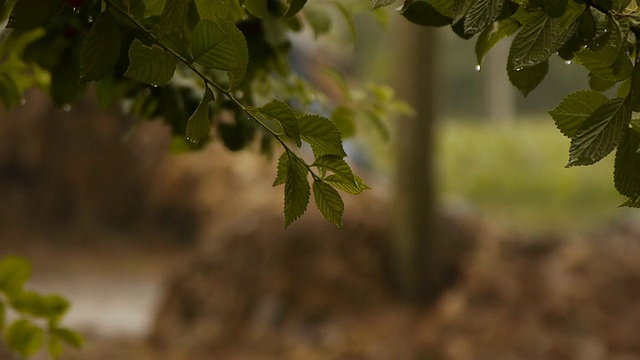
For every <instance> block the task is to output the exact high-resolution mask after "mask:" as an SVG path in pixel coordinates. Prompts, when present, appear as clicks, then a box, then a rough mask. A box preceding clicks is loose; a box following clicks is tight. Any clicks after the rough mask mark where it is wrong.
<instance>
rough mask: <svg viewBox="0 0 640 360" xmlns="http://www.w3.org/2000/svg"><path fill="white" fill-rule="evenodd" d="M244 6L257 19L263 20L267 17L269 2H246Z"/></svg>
mask: <svg viewBox="0 0 640 360" xmlns="http://www.w3.org/2000/svg"><path fill="white" fill-rule="evenodd" d="M242 6H244V8H245V9H247V11H249V12H250V13H251V14H252V15H253V16H255V17H257V18H260V19H262V18H264V17H266V16H267V10H268V9H267V0H244V2H243V3H242Z"/></svg>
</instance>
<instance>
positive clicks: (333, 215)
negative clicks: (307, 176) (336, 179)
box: [313, 180, 344, 228]
mask: <svg viewBox="0 0 640 360" xmlns="http://www.w3.org/2000/svg"><path fill="white" fill-rule="evenodd" d="M313 197H314V200H315V202H316V207H317V208H318V210H320V213H321V214H322V216H324V218H325V219H327V220H329V221H330V222H332V223H333V224H334V225H336V226H337V227H338V228H342V215H343V214H344V202H343V201H342V197H340V194H338V192H337V191H336V190H335V189H334V188H333V187H332V186H331V185H329V184H326V183H324V182H323V181H322V180H316V181H314V182H313Z"/></svg>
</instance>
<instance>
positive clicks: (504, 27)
mask: <svg viewBox="0 0 640 360" xmlns="http://www.w3.org/2000/svg"><path fill="white" fill-rule="evenodd" d="M519 28H520V24H519V23H518V22H517V21H515V20H513V19H511V18H509V19H506V20H502V21H499V22H498V27H497V29H494V27H491V26H489V27H487V28H486V29H485V30H484V31H483V32H482V33H481V34H480V36H479V37H478V41H477V42H476V47H475V50H476V59H477V60H478V65H482V60H483V59H484V56H485V55H486V54H487V53H488V52H489V50H491V49H492V48H493V47H494V46H496V44H497V43H498V42H500V40H502V39H504V38H506V37H507V36H511V35H512V34H514V33H515V32H516V31H517V30H518V29H519Z"/></svg>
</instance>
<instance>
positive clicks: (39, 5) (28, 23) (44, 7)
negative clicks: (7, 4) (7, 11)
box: [7, 0, 62, 31]
mask: <svg viewBox="0 0 640 360" xmlns="http://www.w3.org/2000/svg"><path fill="white" fill-rule="evenodd" d="M61 3H62V1H61V0H18V1H16V4H15V5H14V6H13V11H11V15H10V16H9V22H8V23H7V28H11V29H16V30H20V31H28V30H33V29H35V28H37V27H38V26H41V25H43V24H44V23H45V22H47V20H49V19H50V18H51V16H52V15H53V14H54V13H55V12H57V11H58V8H59V7H60V4H61Z"/></svg>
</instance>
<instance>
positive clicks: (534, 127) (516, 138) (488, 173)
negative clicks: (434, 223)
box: [437, 117, 633, 233]
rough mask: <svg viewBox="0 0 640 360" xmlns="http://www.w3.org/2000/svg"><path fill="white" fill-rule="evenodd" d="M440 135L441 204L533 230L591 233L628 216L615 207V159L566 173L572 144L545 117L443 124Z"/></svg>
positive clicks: (617, 197) (522, 228)
mask: <svg viewBox="0 0 640 360" xmlns="http://www.w3.org/2000/svg"><path fill="white" fill-rule="evenodd" d="M438 131H439V136H437V149H438V160H437V161H438V164H437V166H438V170H439V171H438V174H439V179H438V180H439V186H440V191H441V195H442V199H443V201H444V202H445V203H449V204H451V203H463V204H466V205H469V206H471V207H472V208H473V209H474V210H476V211H477V212H479V213H480V214H482V216H483V217H484V218H487V219H488V220H490V221H492V222H496V223H498V224H500V225H503V226H506V227H509V228H512V229H515V230H522V231H527V232H536V233H546V232H569V231H589V230H591V229H593V228H595V227H598V226H601V225H604V224H606V223H608V222H611V221H612V220H614V219H616V218H620V217H623V216H625V215H626V214H629V212H630V210H628V209H622V208H618V207H617V206H618V205H619V204H620V203H621V202H622V201H623V199H622V197H621V196H620V195H618V194H617V193H616V191H615V188H614V185H613V158H614V156H613V154H611V155H609V156H608V157H607V158H606V159H604V160H603V161H601V162H600V163H598V164H595V165H593V166H589V167H576V168H565V165H566V163H567V161H568V158H569V155H568V150H569V144H570V141H569V139H567V138H565V137H564V136H563V135H562V134H561V133H560V132H559V131H558V130H557V129H556V128H555V126H554V124H553V122H552V121H551V119H549V118H548V117H546V118H541V119H526V120H525V119H518V120H517V121H514V122H513V123H508V124H496V123H491V122H479V121H475V122H464V121H447V122H444V121H443V122H442V123H441V124H440V125H439V130H438ZM631 211H633V210H631Z"/></svg>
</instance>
